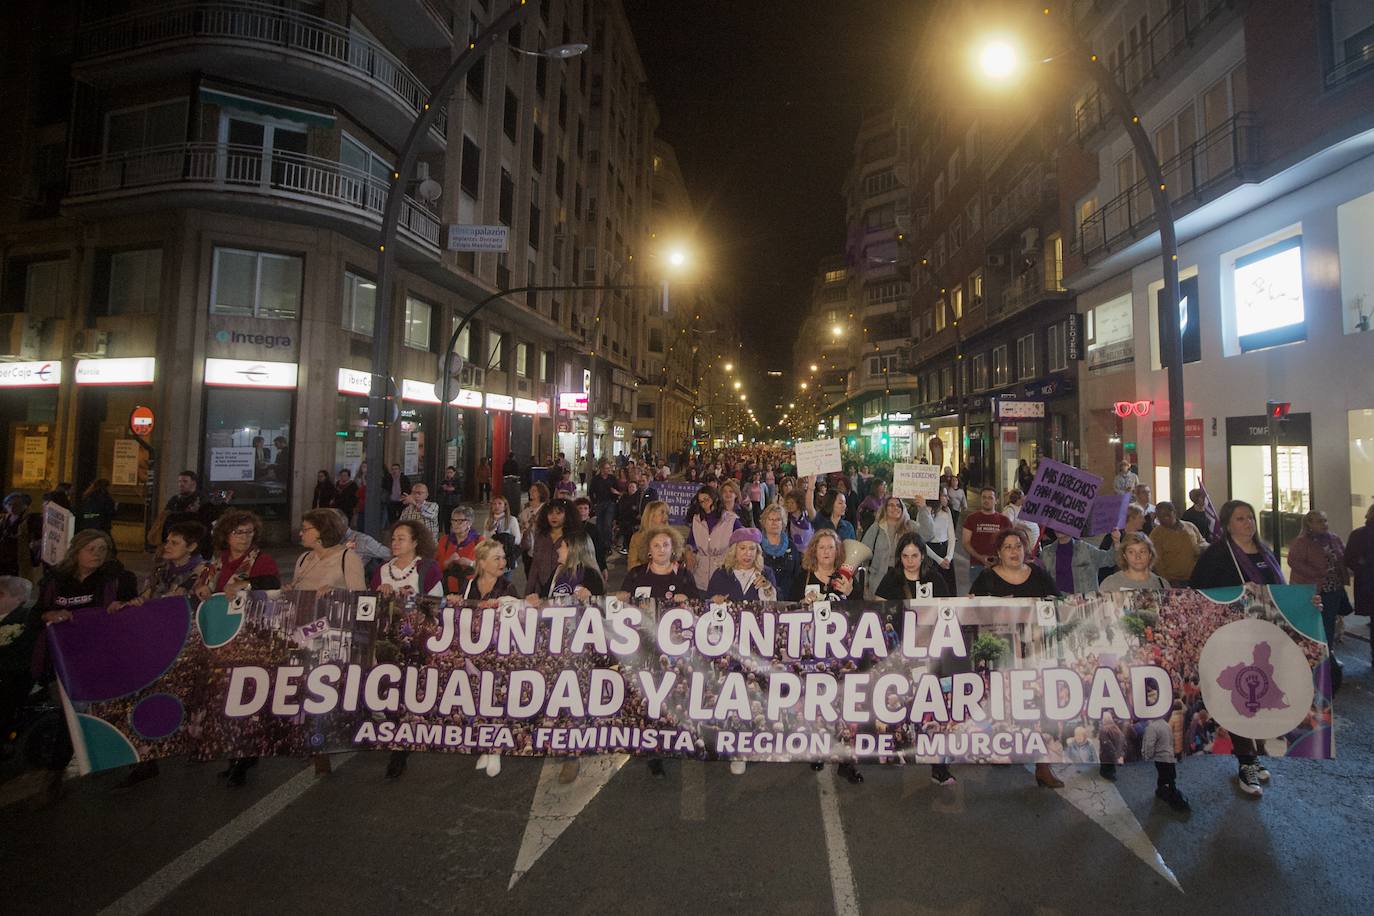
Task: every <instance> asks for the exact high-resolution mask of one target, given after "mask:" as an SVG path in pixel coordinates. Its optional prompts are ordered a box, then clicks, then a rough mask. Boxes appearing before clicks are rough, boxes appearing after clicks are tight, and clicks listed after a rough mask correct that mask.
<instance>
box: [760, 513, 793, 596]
mask: <svg viewBox="0 0 1374 916" xmlns="http://www.w3.org/2000/svg"><path fill="white" fill-rule="evenodd" d="M759 524H760V526H761V527H762V529H763V530H762V531H761V532H760V533H761V535H762V536H761V537H760V538H759V550H760V552H762V553H763V564H764V565H765V566H767V567H768V568H769V569H771V570H772V571H773V581H774V582H776V583H777V586H778V598H779V600H781V601H791V600H793V599H794V598H795V597H796V593H797V577H798V574H799V573H800V571H801V551H800V550H799V549H798V548H797V546H796V545H795V544H793V543H792V539H791V537H789V536H788V532H787V510H786V509H784V508H783V507H782V506H781V505H779V504H778V503H773V504H772V505H770V506H767V507H765V508H764V510H763V512H761V513H760V514H759Z"/></svg>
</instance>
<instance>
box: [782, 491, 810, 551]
mask: <svg viewBox="0 0 1374 916" xmlns="http://www.w3.org/2000/svg"><path fill="white" fill-rule="evenodd" d="M806 505H807V503H806V500H805V497H804V496H803V494H802V492H801V488H800V486H798V485H797V484H796V482H795V481H793V486H792V488H791V489H788V490H786V491H784V493H783V497H782V507H783V510H784V511H785V512H786V513H787V538H788V540H790V541H791V542H792V546H793V547H795V548H796V549H797V550H799V551H801V550H805V549H806V545H807V544H808V543H809V542H810V541H811V535H812V534H814V533H815V529H814V528H813V527H812V526H811V516H810V515H809V514H808V513H807V511H806Z"/></svg>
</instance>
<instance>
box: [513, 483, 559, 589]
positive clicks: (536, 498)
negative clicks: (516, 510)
mask: <svg viewBox="0 0 1374 916" xmlns="http://www.w3.org/2000/svg"><path fill="white" fill-rule="evenodd" d="M548 501H549V488H548V486H547V485H545V483H544V482H543V481H541V480H536V481H535V482H534V483H532V484H530V487H529V498H528V499H527V500H526V502H525V507H524V508H523V509H521V510H520V517H519V522H520V552H521V554H522V557H523V559H524V564H525V577H526V579H527V580H528V577H529V574H530V563H531V562H532V561H533V560H534V523H535V520H536V519H538V518H539V512H540V510H541V509H543V508H544V504H545V503H547V502H548ZM565 501H567V500H565Z"/></svg>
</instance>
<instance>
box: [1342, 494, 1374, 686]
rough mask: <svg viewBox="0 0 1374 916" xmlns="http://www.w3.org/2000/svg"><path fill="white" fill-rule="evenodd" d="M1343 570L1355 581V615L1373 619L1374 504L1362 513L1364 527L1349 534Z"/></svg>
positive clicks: (1373, 659)
mask: <svg viewBox="0 0 1374 916" xmlns="http://www.w3.org/2000/svg"><path fill="white" fill-rule="evenodd" d="M1345 568H1346V569H1348V570H1350V574H1351V575H1352V576H1353V577H1354V579H1355V613H1356V614H1364V615H1366V616H1368V617H1369V618H1371V619H1374V504H1371V505H1370V507H1369V508H1368V509H1366V510H1365V513H1364V525H1362V526H1361V527H1359V528H1356V529H1355V530H1354V531H1352V532H1350V543H1348V544H1346V545H1345ZM1369 652H1370V665H1371V667H1374V640H1371V641H1370V647H1369Z"/></svg>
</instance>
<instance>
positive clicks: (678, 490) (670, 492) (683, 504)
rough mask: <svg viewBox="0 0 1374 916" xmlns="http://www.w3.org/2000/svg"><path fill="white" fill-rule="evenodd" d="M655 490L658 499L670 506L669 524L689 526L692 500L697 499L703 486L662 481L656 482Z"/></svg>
mask: <svg viewBox="0 0 1374 916" xmlns="http://www.w3.org/2000/svg"><path fill="white" fill-rule="evenodd" d="M653 488H654V491H655V492H656V493H658V498H659V499H661V500H663V501H664V502H665V503H667V504H668V524H670V525H685V524H687V510H688V509H690V508H691V507H692V500H694V499H696V496H697V491H698V490H700V489H701V484H699V483H685V482H683V481H680V480H660V481H655V482H654V484H653Z"/></svg>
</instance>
